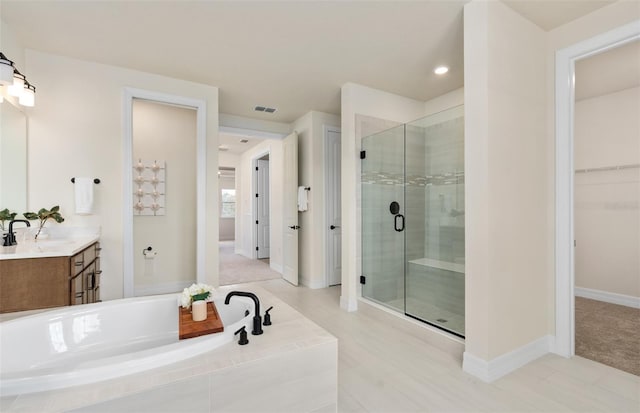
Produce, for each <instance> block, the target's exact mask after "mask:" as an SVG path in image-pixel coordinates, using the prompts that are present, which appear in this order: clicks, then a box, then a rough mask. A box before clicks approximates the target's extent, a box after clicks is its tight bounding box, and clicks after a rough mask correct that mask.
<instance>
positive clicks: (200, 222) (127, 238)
mask: <svg viewBox="0 0 640 413" xmlns="http://www.w3.org/2000/svg"><path fill="white" fill-rule="evenodd" d="M133 99H144V100H148V101H154V102H160V103H164V104H168V105H175V106H182V107H187V108H192V109H195V110H196V124H197V125H196V145H197V153H196V194H197V195H196V222H197V226H196V279H197V281H198V282H199V283H204V282H205V281H206V273H205V268H206V267H205V265H206V254H205V240H206V232H205V229H206V227H207V226H206V217H207V215H206V188H207V186H206V184H207V175H206V174H207V102H206V101H204V100H201V99H192V98H187V97H182V96H175V95H169V94H166V93H160V92H154V91H149V90H143V89H135V88H130V87H125V88H124V91H123V105H122V107H123V114H122V119H123V122H122V129H123V130H122V137H123V150H122V154H123V161H122V167H123V174H122V179H123V182H122V189H123V194H122V205H123V213H122V217H123V227H122V240H123V242H122V244H123V294H124V297H133V296H134V294H135V291H134V276H133V263H134V258H133V254H134V251H133V212H132V211H133V182H132V179H133V123H132V122H133V114H132V110H133Z"/></svg>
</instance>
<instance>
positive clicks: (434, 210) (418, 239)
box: [405, 107, 465, 336]
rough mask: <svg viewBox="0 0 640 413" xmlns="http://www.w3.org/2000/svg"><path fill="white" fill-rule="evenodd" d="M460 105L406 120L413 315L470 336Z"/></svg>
mask: <svg viewBox="0 0 640 413" xmlns="http://www.w3.org/2000/svg"><path fill="white" fill-rule="evenodd" d="M463 113H464V112H463V108H462V107H457V108H453V109H449V110H447V111H444V112H440V113H438V114H435V115H432V116H428V117H426V118H423V119H419V120H417V121H415V122H411V123H409V124H407V125H406V144H405V146H406V166H405V169H406V184H405V191H406V199H407V206H406V219H407V230H406V232H405V238H406V246H407V248H406V279H405V282H406V297H405V299H406V306H405V313H406V314H407V315H408V316H411V317H414V318H417V319H420V320H422V321H426V322H428V323H429V324H432V325H434V326H436V327H439V328H442V329H445V330H448V331H449V332H451V333H453V334H456V335H459V336H464V294H465V280H464V279H465V269H464V257H465V249H464V246H465V243H464V214H465V207H464V205H465V203H464V118H463Z"/></svg>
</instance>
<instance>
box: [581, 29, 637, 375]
mask: <svg viewBox="0 0 640 413" xmlns="http://www.w3.org/2000/svg"><path fill="white" fill-rule="evenodd" d="M611 71H615V73H611V75H610V76H602V74H603V73H607V72H611ZM575 79H576V80H575V116H574V131H575V132H574V163H575V176H574V210H573V216H574V226H575V240H576V243H575V286H574V288H575V352H576V355H578V356H582V357H585V358H588V359H590V360H594V361H598V362H600V363H603V364H607V365H609V366H612V367H615V368H617V369H619V370H624V371H627V372H629V373H632V374H635V375H639V376H640V353H639V352H638V349H640V257H639V255H638V251H640V212H639V209H638V206H639V204H640V124H639V123H638V113H640V41H639V40H637V41H634V42H630V43H627V44H625V45H622V46H619V47H616V48H614V49H610V50H607V51H605V52H603V53H599V54H597V55H594V56H590V57H588V58H585V59H580V60H579V61H577V62H576V66H575Z"/></svg>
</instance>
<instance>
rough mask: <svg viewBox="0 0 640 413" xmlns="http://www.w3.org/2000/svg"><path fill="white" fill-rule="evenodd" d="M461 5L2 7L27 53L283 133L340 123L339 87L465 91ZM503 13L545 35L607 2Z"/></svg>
mask: <svg viewBox="0 0 640 413" xmlns="http://www.w3.org/2000/svg"><path fill="white" fill-rule="evenodd" d="M467 1H468V0H448V1H403V2H399V1H333V2H329V1H288V2H286V1H178V0H174V1H11V0H2V1H1V2H0V15H1V16H2V20H3V21H4V22H6V23H8V24H9V26H10V27H11V28H12V29H13V30H14V31H15V33H16V35H17V38H18V39H20V41H21V42H22V44H23V45H24V46H25V47H27V48H30V49H35V50H41V51H45V52H50V53H55V54H60V55H65V56H70V57H74V58H78V59H83V60H89V61H95V62H99V63H104V64H110V65H116V66H121V67H126V68H131V69H136V70H141V71H145V72H150V73H157V74H161V75H165V76H170V77H174V78H179V79H186V80H190V81H194V82H199V83H204V84H209V85H214V86H217V87H219V88H220V112H222V113H227V114H232V115H239V116H245V117H250V118H255V119H265V120H272V121H278V122H285V123H290V122H292V121H294V120H295V119H297V118H299V117H300V116H302V115H303V114H304V113H306V112H308V111H309V110H317V111H322V112H328V113H334V114H339V113H340V87H341V86H342V85H343V84H344V83H346V82H355V83H359V84H363V85H367V86H371V87H374V88H377V89H381V90H385V91H388V92H392V93H396V94H399V95H402V96H407V97H410V98H414V99H417V100H429V99H431V98H434V97H436V96H439V95H441V94H443V93H446V92H448V91H451V90H454V89H457V88H459V87H461V86H462V85H463V34H462V14H463V13H462V9H463V6H464V4H465V3H467ZM506 3H507V4H508V5H509V6H510V7H511V8H513V9H514V10H516V11H518V12H519V13H521V14H523V15H524V16H525V17H527V18H529V19H530V20H532V21H534V22H535V23H536V24H538V25H539V26H540V27H543V28H545V29H550V28H553V27H556V26H558V25H561V24H564V23H566V22H568V21H571V20H573V19H575V18H577V17H580V16H582V15H584V14H586V13H588V12H590V11H593V10H595V9H597V8H600V7H602V6H604V5H606V4H608V3H610V1H564V0H553V1H552V0H544V1H535V0H521V1H506ZM441 64H445V65H448V66H449V67H450V68H451V70H450V71H449V73H447V74H446V75H444V76H436V75H435V74H434V73H433V69H434V68H435V67H436V66H438V65H441ZM34 82H35V83H37V81H36V80H34ZM256 105H261V106H267V107H272V108H276V109H277V111H276V112H275V113H274V114H265V113H264V112H263V113H259V112H255V111H253V108H254V107H255V106H256Z"/></svg>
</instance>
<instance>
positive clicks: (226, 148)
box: [218, 145, 229, 152]
mask: <svg viewBox="0 0 640 413" xmlns="http://www.w3.org/2000/svg"><path fill="white" fill-rule="evenodd" d="M218 150H219V151H221V152H224V151H228V150H229V147H228V146H226V145H220V146H218Z"/></svg>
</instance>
